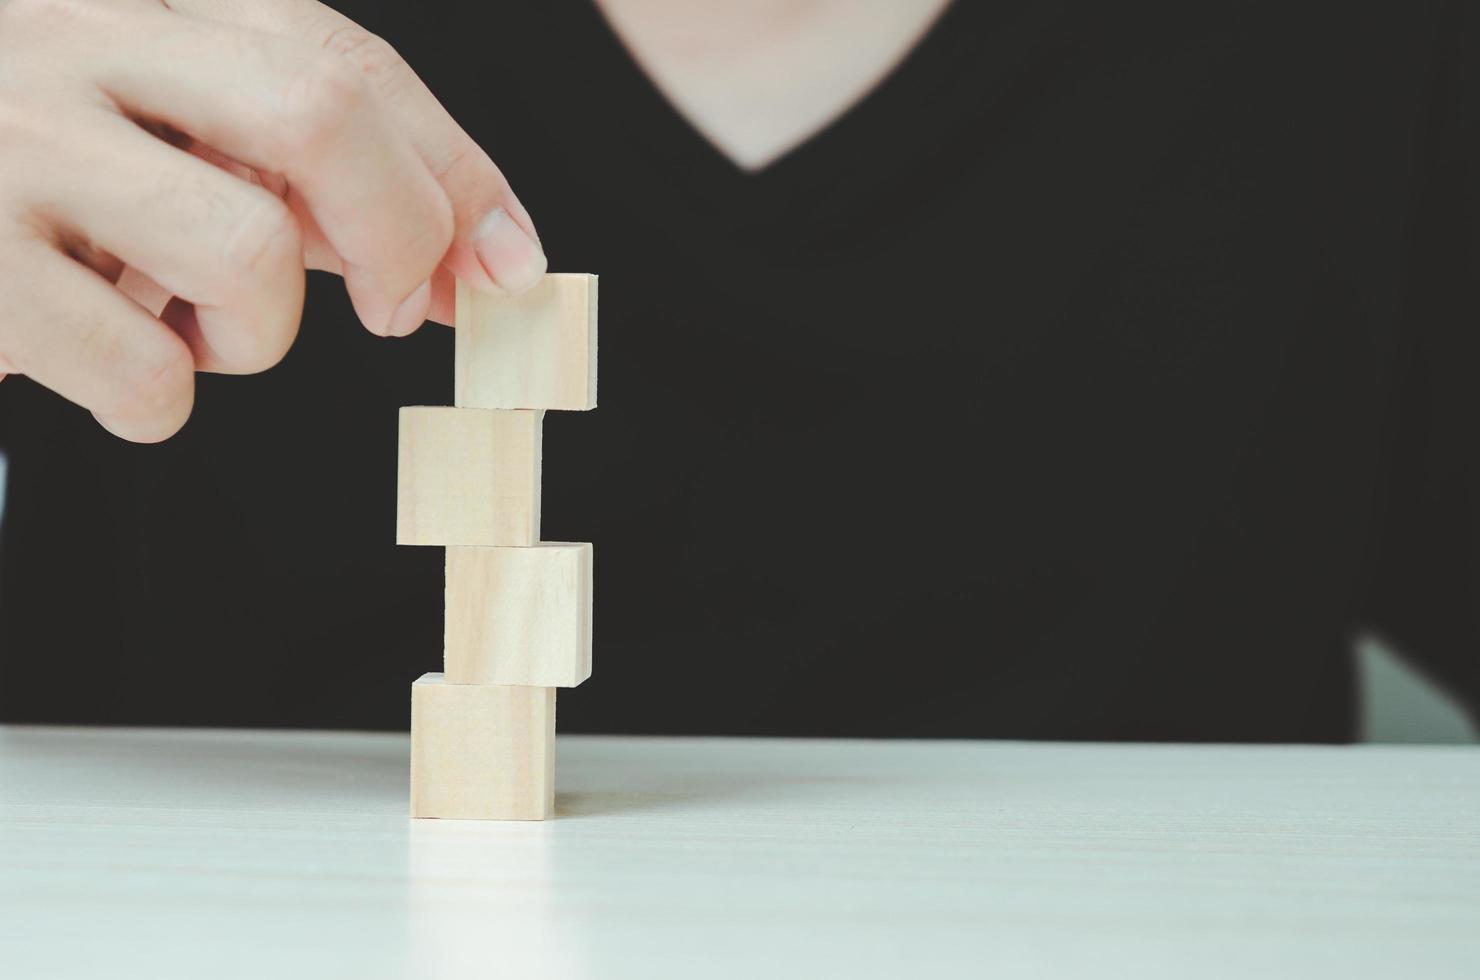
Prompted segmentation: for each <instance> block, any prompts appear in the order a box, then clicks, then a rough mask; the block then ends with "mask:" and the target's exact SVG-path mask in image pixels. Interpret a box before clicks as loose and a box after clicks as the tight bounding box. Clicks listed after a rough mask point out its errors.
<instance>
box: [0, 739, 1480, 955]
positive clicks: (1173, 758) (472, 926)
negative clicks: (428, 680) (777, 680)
mask: <svg viewBox="0 0 1480 980" xmlns="http://www.w3.org/2000/svg"><path fill="white" fill-rule="evenodd" d="M559 760H560V768H559V773H560V779H559V794H558V797H557V810H558V816H557V817H556V818H555V819H553V820H550V821H548V822H545V823H532V824H531V823H523V824H515V823H509V824H499V823H476V822H470V821H414V822H413V821H411V820H408V819H407V817H406V792H407V741H406V737H405V736H404V735H379V734H376V735H370V734H349V733H303V732H286V733H263V732H234V731H198V730H192V731H163V730H150V729H74V728H30V727H11V728H4V727H0V976H4V977H16V978H22V977H24V978H27V980H41V978H47V977H148V978H151V980H158V978H170V977H191V978H200V977H212V978H234V977H252V978H261V977H266V976H291V977H313V978H327V977H347V978H348V977H352V978H355V980H367V978H376V977H429V978H440V977H458V978H461V977H489V976H494V975H495V974H496V975H499V976H507V977H513V978H528V977H545V976H553V977H562V978H564V977H570V978H581V977H585V976H591V977H602V978H608V977H619V978H620V977H634V978H636V977H641V978H651V977H665V976H674V977H706V978H708V977H745V978H747V980H749V978H755V977H774V976H792V975H796V976H804V975H805V976H812V977H816V976H846V977H862V978H867V977H874V976H879V977H885V976H887V977H891V978H901V977H921V976H987V975H992V976H1004V977H1011V976H1034V977H1037V976H1053V977H1074V976H1127V977H1137V978H1148V977H1150V978H1155V977H1177V978H1179V980H1180V978H1186V977H1210V976H1211V977H1220V976H1229V977H1233V976H1239V977H1248V976H1260V977H1300V978H1312V977H1321V976H1332V977H1354V976H1357V977H1369V976H1370V977H1384V978H1388V977H1395V976H1409V977H1424V978H1442V977H1466V978H1473V977H1476V976H1480V749H1476V748H1474V747H1434V748H1414V747H1401V748H1400V747H1376V746H1363V747H1342V748H1334V747H1332V748H1325V747H1290V746H1283V747H1242V746H1158V745H1141V746H1124V745H1069V744H1030V743H1012V742H871V741H803V740H782V739H697V738H694V739H667V738H602V737H562V738H561V739H560V743H559Z"/></svg>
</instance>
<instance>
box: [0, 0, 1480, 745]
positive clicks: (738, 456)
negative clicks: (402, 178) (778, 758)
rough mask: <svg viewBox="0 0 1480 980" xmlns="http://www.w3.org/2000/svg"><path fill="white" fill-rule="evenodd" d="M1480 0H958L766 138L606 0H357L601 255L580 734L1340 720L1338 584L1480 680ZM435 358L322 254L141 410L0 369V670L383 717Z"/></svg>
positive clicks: (43, 704) (423, 569)
mask: <svg viewBox="0 0 1480 980" xmlns="http://www.w3.org/2000/svg"><path fill="white" fill-rule="evenodd" d="M1471 6H1473V5H1466V4H1461V3H1457V2H1456V3H1446V2H1443V0H1385V2H1379V0H1354V2H1345V3H1339V4H1337V3H1330V4H1326V3H1290V2H1287V0H1279V2H1275V0H1268V2H1250V3H1240V4H1234V5H1206V4H1188V3H1185V2H1170V0H1167V2H1153V0H1131V2H1123V3H1115V4H1105V3H1100V2H1096V0H1041V2H1028V0H1008V2H1002V3H976V2H961V3H958V4H957V5H956V6H955V7H953V8H952V9H951V10H949V11H948V12H947V13H946V14H945V15H944V16H943V17H942V19H941V20H940V22H938V24H937V25H936V26H935V28H934V29H933V30H932V31H931V32H930V33H929V35H928V36H927V37H926V38H925V39H924V41H923V42H922V43H921V44H920V45H919V47H918V48H917V49H916V50H915V51H914V53H913V54H911V55H910V56H909V57H908V59H907V60H906V61H905V62H904V63H903V65H902V66H901V67H900V68H899V69H898V70H897V71H896V72H894V73H893V74H892V75H891V76H890V77H889V78H888V79H887V80H886V81H885V82H884V83H883V84H882V86H881V87H880V88H878V89H877V90H876V91H875V92H874V93H873V94H872V95H870V96H869V97H867V98H866V99H865V100H864V101H863V102H861V103H860V104H859V105H857V106H856V107H855V108H853V109H852V110H851V111H849V112H848V113H847V114H846V115H845V116H843V117H842V118H841V119H840V120H839V121H837V122H836V123H835V124H833V125H832V126H830V127H829V128H827V129H826V130H825V131H824V132H823V133H821V134H820V135H818V136H817V137H816V138H814V139H812V140H809V141H808V142H807V143H805V144H804V145H802V146H801V147H799V148H798V149H796V150H794V151H792V152H790V153H788V154H787V155H785V156H784V157H782V158H781V159H780V160H779V161H777V162H776V163H775V164H773V165H772V166H770V167H767V168H766V169H765V170H763V171H761V172H760V173H757V174H747V173H744V172H742V171H740V170H739V169H737V168H736V167H735V166H733V165H732V164H731V163H730V162H729V161H728V160H727V159H726V158H724V157H723V156H722V155H720V154H719V153H718V152H717V151H716V150H714V149H713V148H712V147H711V146H709V145H708V144H707V143H706V142H705V141H704V140H703V139H702V138H700V137H699V136H698V135H697V133H696V132H695V131H694V130H693V129H692V128H691V127H690V126H688V125H687V124H686V123H685V122H684V121H683V119H682V118H681V117H680V116H678V115H677V114H676V113H675V112H674V111H673V109H672V108H671V107H670V106H669V105H668V104H667V103H666V102H665V101H664V100H663V99H662V97H661V96H660V95H659V94H658V92H657V90H656V89H655V88H654V87H653V86H652V85H651V84H650V83H649V82H648V80H647V79H646V78H645V77H644V76H643V74H642V73H641V71H640V70H639V69H638V68H637V67H636V66H635V65H634V63H633V62H632V60H631V59H630V57H629V56H628V55H627V54H626V53H625V52H624V50H623V49H622V47H621V46H620V44H619V43H618V42H617V40H616V39H615V38H614V37H613V35H612V34H611V32H610V31H609V29H608V28H607V27H606V26H605V24H604V23H603V21H602V20H601V18H600V16H599V15H598V14H597V12H596V11H595V10H594V8H592V7H590V6H589V5H588V4H586V3H584V2H577V0H561V2H540V3H536V2H528V3H521V4H480V5H474V4H467V3H420V4H405V3H360V4H347V5H345V9H346V12H348V13H350V14H351V15H352V16H355V17H357V18H359V19H360V20H362V22H364V23H365V24H366V25H367V26H369V27H371V28H372V29H374V30H376V31H378V32H380V33H382V34H384V35H385V36H386V37H388V38H389V39H390V40H391V41H392V42H393V43H395V44H397V45H398V46H399V47H400V49H401V50H402V52H403V53H404V54H405V55H406V57H407V59H408V60H409V61H410V62H411V64H412V65H413V67H415V68H416V69H417V70H418V71H420V72H421V73H422V75H423V77H424V78H426V80H427V81H428V83H429V84H430V85H431V87H432V89H433V90H434V91H435V92H436V93H437V94H438V95H439V96H440V97H441V98H442V99H443V100H444V101H445V103H446V104H447V106H448V108H449V109H450V110H451V111H452V113H453V114H454V115H455V116H456V117H457V118H458V119H459V120H460V121H461V122H462V123H463V124H464V125H465V126H466V127H467V128H468V130H469V131H470V132H471V133H472V134H473V136H474V137H475V138H476V139H478V140H479V141H480V142H481V143H483V144H484V145H485V146H486V147H488V148H489V150H490V152H491V153H492V154H493V156H494V157H495V159H497V160H498V161H499V162H500V164H501V165H502V166H503V167H504V169H505V171H506V173H507V174H508V175H509V177H510V178H511V180H512V181H513V183H514V185H515V186H516V187H517V188H518V190H519V193H520V195H521V197H522V199H523V200H524V201H525V203H526V204H527V205H528V206H529V208H530V209H531V211H532V212H533V213H534V215H535V217H536V219H537V221H538V223H539V227H540V231H541V234H542V237H543V239H544V242H545V245H546V247H547V250H548V253H549V256H550V259H551V267H552V268H553V269H557V270H570V271H590V272H596V273H599V274H601V276H602V280H601V300H602V306H601V318H602V319H601V340H602V344H601V383H600V390H601V407H600V408H599V409H598V410H597V411H595V412H590V413H571V414H562V413H550V414H549V415H548V416H547V421H546V429H545V473H544V478H545V508H544V525H545V526H544V530H545V536H546V538H548V539H551V540H589V541H593V542H595V546H596V555H597V560H596V570H597V576H596V579H597V592H596V650H595V672H594V674H593V676H592V678H591V680H590V681H588V682H587V683H586V684H585V685H583V686H582V687H580V688H578V689H575V690H572V691H566V692H562V693H561V696H560V725H561V728H562V730H564V731H630V732H687V733H768V734H816V735H823V734H828V735H871V736H994V737H1026V738H1065V739H1171V740H1181V739H1193V740H1239V741H1272V740H1299V741H1341V740H1345V739H1349V738H1350V737H1352V735H1353V732H1354V709H1353V666H1352V660H1351V652H1350V641H1351V639H1352V637H1353V636H1354V635H1356V634H1358V633H1359V632H1361V631H1363V630H1367V629H1375V630H1377V631H1380V632H1382V633H1384V634H1386V635H1387V636H1389V637H1390V638H1391V639H1392V640H1394V641H1395V642H1396V643H1397V644H1398V645H1399V646H1400V648H1401V649H1402V650H1403V651H1405V652H1406V653H1407V654H1408V655H1409V656H1411V657H1412V658H1414V659H1415V660H1416V661H1417V662H1418V663H1419V664H1420V665H1421V666H1422V667H1423V668H1424V669H1425V670H1427V671H1428V672H1429V673H1430V674H1431V675H1433V676H1434V677H1436V678H1438V679H1439V680H1441V681H1442V682H1444V683H1446V684H1448V685H1449V686H1450V687H1451V689H1453V690H1454V691H1456V692H1458V693H1459V694H1460V695H1461V696H1463V697H1464V698H1466V699H1467V700H1468V703H1469V704H1470V706H1471V707H1474V706H1475V704H1476V702H1477V699H1480V645H1477V639H1480V636H1477V630H1476V625H1477V623H1476V618H1477V612H1480V594H1477V584H1480V579H1477V575H1476V567H1475V563H1476V557H1477V552H1476V544H1477V540H1476V517H1477V511H1476V502H1477V494H1480V472H1477V469H1476V463H1477V447H1480V405H1477V404H1476V398H1475V394H1474V390H1475V385H1474V384H1473V383H1472V378H1473V377H1474V376H1475V374H1476V372H1477V371H1480V356H1477V354H1480V350H1477V348H1480V344H1477V341H1476V338H1475V334H1476V330H1477V328H1480V303H1477V302H1476V295H1475V294H1476V286H1477V282H1480V280H1477V275H1476V256H1477V252H1476V248H1475V242H1474V239H1475V235H1476V232H1477V231H1480V224H1477V222H1480V208H1477V204H1480V182H1477V172H1476V167H1477V163H1480V152H1477V151H1480V135H1477V133H1480V98H1477V94H1480V83H1477V77H1476V75H1477V71H1480V68H1477V62H1476V60H1475V55H1476V50H1477V49H1476V25H1475V23H1474V20H1475V14H1474V13H1473V12H1472V10H1470V9H1467V8H1468V7H1471ZM0 274H3V273H0ZM451 377H452V344H451V332H450V331H448V330H446V329H445V328H442V327H436V326H432V327H428V328H427V329H424V330H423V331H421V332H420V333H419V334H417V335H416V336H415V337H413V338H411V339H408V340H404V341H386V340H380V339H376V338H374V337H371V336H370V335H368V334H367V333H365V332H364V331H363V330H361V329H360V328H359V327H358V326H357V325H356V324H355V322H354V320H353V317H352V315H351V312H350V309H349V305H348V303H347V302H346V301H345V299H344V297H343V294H342V289H341V287H340V285H339V284H338V283H337V282H336V281H334V280H332V279H329V278H327V277H323V278H318V277H316V278H315V279H314V281H313V283H312V287H311V290H310V297H309V302H308V309H307V314H306V317H305V323H304V327H303V330H302V333H301V335H300V337H299V339H298V342H297V344H296V346H295V347H294V349H293V351H292V352H291V353H290V354H289V356H288V357H287V359H286V360H285V362H284V363H283V364H282V365H280V366H279V367H277V368H275V369H273V370H272V371H270V372H268V373H267V374H266V375H263V376H259V377H252V378H226V377H213V376H205V377H202V378H201V379H200V385H199V394H198V398H197V407H196V411H195V416H194V418H193V419H192V420H191V422H190V423H189V424H188V426H187V427H186V428H185V430H184V431H183V432H182V433H181V434H180V435H179V436H178V437H176V438H175V439H173V440H171V441H170V442H168V443H166V444H163V445H160V446H153V447H139V446H131V445H126V444H123V443H121V442H117V441H115V440H113V439H111V437H108V436H106V435H105V434H104V433H102V431H101V430H99V429H97V428H96V427H95V425H94V424H93V422H92V421H91V419H90V418H89V417H87V416H86V414H85V413H83V412H81V411H79V410H77V409H75V408H72V407H70V406H67V405H65V404H63V403H61V402H60V401H59V400H58V399H57V398H55V397H53V396H51V395H49V394H48V393H46V392H43V391H41V390H40V389H38V388H36V387H35V386H34V385H32V384H31V383H30V382H28V381H25V380H23V379H13V380H9V381H6V382H5V383H4V384H3V385H0V417H3V419H4V422H3V428H4V439H5V444H6V446H7V447H8V450H9V453H10V459H11V463H10V474H11V479H10V488H9V502H8V512H7V513H6V515H5V524H4V537H3V542H0V563H3V574H0V617H3V618H0V643H3V649H0V716H3V718H5V719H7V720H26V721H56V722H130V723H133V722H137V723H190V724H204V725H285V726H302V727H318V726H350V727H361V728H382V727H391V728H394V727H400V726H404V725H405V723H406V718H407V703H408V698H407V689H408V685H409V683H410V681H411V680H412V679H413V678H414V677H415V676H417V675H418V674H420V673H422V672H424V671H427V670H435V669H438V665H439V662H440V654H441V606H442V592H441V587H442V578H441V560H442V557H441V552H440V549H431V548H423V549H412V548H397V547H396V546H395V545H394V544H393V538H394V533H393V525H394V516H393V515H394V494H395V482H396V481H395V459H396V452H395V438H396V409H397V406H400V405H409V404H447V403H450V401H451V391H452V386H451Z"/></svg>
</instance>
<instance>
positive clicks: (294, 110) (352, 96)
mask: <svg viewBox="0 0 1480 980" xmlns="http://www.w3.org/2000/svg"><path fill="white" fill-rule="evenodd" d="M282 98H283V106H282V121H283V123H284V126H285V129H284V132H285V140H286V142H287V145H286V146H285V147H284V149H285V150H286V151H287V152H288V153H291V154H308V155H312V154H313V153H315V152H317V151H318V150H319V149H321V148H322V147H323V146H324V145H325V143H326V142H327V141H328V140H329V139H332V137H333V135H334V133H335V132H336V131H338V130H339V128H340V127H341V126H342V125H343V122H344V119H345V117H347V116H350V115H352V114H354V113H355V112H358V111H359V110H360V108H361V107H362V106H363V105H364V104H365V103H366V102H367V100H368V90H367V88H366V86H365V80H364V79H363V78H362V77H361V75H360V73H359V72H357V71H356V70H355V69H354V68H353V67H352V66H350V65H349V64H347V63H346V62H344V61H342V60H341V59H339V58H336V57H334V56H332V55H325V54H321V55H316V56H314V57H312V58H310V59H309V60H308V62H307V64H306V65H305V66H304V67H303V68H302V69H300V70H299V71H298V73H297V74H296V75H295V76H294V77H293V78H292V79H291V80H290V81H289V82H288V83H287V85H286V86H285V89H284V92H283V97H282Z"/></svg>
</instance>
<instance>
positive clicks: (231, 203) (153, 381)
mask: <svg viewBox="0 0 1480 980" xmlns="http://www.w3.org/2000/svg"><path fill="white" fill-rule="evenodd" d="M305 268H311V269H324V270H328V271H331V272H335V273H338V274H340V275H342V276H343V277H344V280H345V284H346V287H347V288H348V291H349V295H350V299H351V302H352V303H353V305H354V308H355V312H356V313H357V315H358V316H359V318H360V320H361V321H362V322H363V323H364V324H365V326H366V327H367V328H368V329H370V330H371V331H372V332H374V333H377V334H382V335H387V336H403V335H405V334H408V333H410V332H412V331H413V330H415V329H416V328H417V327H418V326H420V324H421V323H422V322H423V320H425V319H426V318H427V317H428V315H430V316H431V317H432V318H434V319H438V320H441V321H443V322H449V323H450V322H451V317H452V297H453V288H452V283H453V276H456V277H458V278H461V279H463V280H465V281H466V282H468V283H470V284H471V285H473V286H474V287H475V288H480V289H485V290H500V289H502V290H504V291H507V292H522V291H523V290H525V289H527V288H529V287H530V286H531V285H533V284H534V283H535V282H536V281H538V279H539V277H540V275H541V274H542V273H543V272H544V269H545V258H544V253H543V251H542V250H541V249H540V246H539V244H538V238H537V237H536V236H535V233H534V226H533V224H532V222H531V221H530V218H529V215H528V213H527V212H526V211H525V210H524V208H523V207H522V206H521V205H520V204H519V201H518V199H517V198H516V197H515V196H514V193H513V191H512V190H511V189H510V188H509V185H508V183H507V182H506V181H505V180H504V178H503V175H502V174H500V173H499V171H498V168H497V167H496V166H494V164H493V162H492V161H491V160H490V159H489V158H488V156H487V154H485V153H484V152H483V151H482V150H481V149H480V148H479V147H478V146H477V145H476V144H475V143H474V142H473V141H472V139H471V138H470V137H469V136H468V135H467V134H466V133H464V132H463V131H462V129H461V128H459V127H458V125H457V124H456V123H455V122H453V120H452V119H451V118H450V117H449V116H448V115H447V113H446V112H445V110H443V109H442V107H441V106H440V105H439V104H438V103H437V101H436V99H435V98H434V97H433V96H432V94H431V92H429V91H428V90H427V88H426V86H425V85H424V84H423V83H422V82H421V80H420V79H419V78H417V77H416V74H415V73H414V72H413V71H412V70H411V69H410V68H409V67H407V65H406V64H405V62H403V61H402V60H401V59H400V58H399V57H398V56H397V55H396V53H395V52H394V50H393V49H392V48H391V47H390V46H389V45H388V44H386V43H385V42H384V41H382V40H381V39H379V38H377V37H375V36H373V35H371V34H369V33H368V32H366V31H365V30H363V29H362V28H360V27H358V26H357V25H355V24H354V23H353V22H351V21H349V20H347V19H346V18H344V17H343V16H342V15H340V14H338V13H336V12H334V11H332V10H330V9H329V8H327V7H325V6H323V5H322V4H319V3H316V2H313V0H252V2H251V3H239V2H233V0H169V5H168V6H167V7H166V6H165V5H163V4H161V3H159V2H157V0H0V377H3V376H4V373H5V372H7V371H10V372H19V373H24V374H26V375H29V376H30V377H32V378H34V379H35V380H36V381H37V382H39V383H41V384H43V385H45V386H46V387H48V388H51V389H52V390H54V391H56V392H57V393H59V394H61V395H62V396H64V397H66V398H68V399H70V400H72V401H74V402H76V403H77V404H79V405H81V406H83V407H84V408H87V409H89V410H91V411H92V413H93V415H94V416H95V417H96V418H97V419H98V421H99V422H100V423H102V425H103V426H104V427H105V428H107V429H108V430H109V431H111V432H113V433H115V434H117V435H119V436H122V437H123V438H126V439H130V440H134V441H138V442H153V441H158V440H161V439H165V438H168V437H169V436H170V435H172V434H173V433H175V432H176V431H177V430H178V429H179V428H180V426H182V425H183V424H184V422H185V420H186V418H187V417H188V416H189V414H190V409H191V406H192V403H193V400H194V389H195V381H194V372H195V371H213V372H221V373H230V374H248V373H253V372H257V371H262V370H265V369H267V368H268V367H270V366H272V365H273V364H275V363H277V361H278V360H279V359H281V358H282V356H283V354H284V353H286V351H287V350H288V348H289V346H291V344H292V341H293V338H294V336H295V335H296V333H297V330H298V322H299V318H300V316H301V315H302V309H303V288H304V270H305Z"/></svg>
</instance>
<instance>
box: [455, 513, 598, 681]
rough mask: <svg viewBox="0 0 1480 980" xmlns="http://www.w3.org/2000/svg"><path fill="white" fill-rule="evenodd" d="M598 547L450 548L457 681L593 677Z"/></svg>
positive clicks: (579, 679)
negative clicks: (594, 574)
mask: <svg viewBox="0 0 1480 980" xmlns="http://www.w3.org/2000/svg"><path fill="white" fill-rule="evenodd" d="M591 598H592V549H591V546H590V545H589V544H563V543H555V542H546V543H543V544H539V545H536V546H535V547H533V548H448V549H447V606H446V620H445V633H444V637H443V639H444V647H443V652H444V670H445V671H446V673H447V681H448V683H451V684H530V685H535V686H538V687H575V686H576V685H577V684H579V683H581V682H582V681H584V680H585V679H586V678H588V677H590V676H591Z"/></svg>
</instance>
